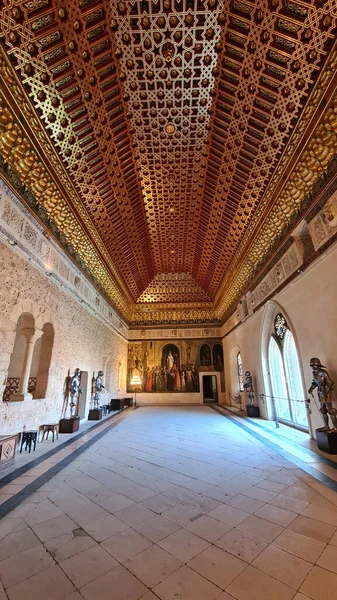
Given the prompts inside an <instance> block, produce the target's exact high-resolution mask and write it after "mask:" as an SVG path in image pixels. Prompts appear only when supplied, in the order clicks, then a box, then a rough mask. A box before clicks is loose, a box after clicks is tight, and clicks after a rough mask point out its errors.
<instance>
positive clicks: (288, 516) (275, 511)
mask: <svg viewBox="0 0 337 600" xmlns="http://www.w3.org/2000/svg"><path fill="white" fill-rule="evenodd" d="M255 515H256V516H257V517H260V518H261V519H266V521H270V522H271V523H276V525H280V526H281V527H287V526H288V525H290V523H291V521H293V520H294V519H295V517H296V514H295V513H293V512H291V511H290V510H284V509H283V508H279V507H277V506H272V505H270V504H265V505H264V506H262V508H260V509H259V510H257V511H256V513H255Z"/></svg>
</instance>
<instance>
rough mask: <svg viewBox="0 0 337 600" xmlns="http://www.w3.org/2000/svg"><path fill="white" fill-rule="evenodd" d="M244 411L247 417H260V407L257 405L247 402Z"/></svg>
mask: <svg viewBox="0 0 337 600" xmlns="http://www.w3.org/2000/svg"><path fill="white" fill-rule="evenodd" d="M246 413H247V417H255V418H258V417H260V409H259V407H258V406H252V405H251V404H247V406H246Z"/></svg>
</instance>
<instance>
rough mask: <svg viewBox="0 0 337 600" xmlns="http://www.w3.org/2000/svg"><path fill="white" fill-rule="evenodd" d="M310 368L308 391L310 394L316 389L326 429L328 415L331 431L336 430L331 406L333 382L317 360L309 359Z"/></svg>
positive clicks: (336, 426) (336, 418)
mask: <svg viewBox="0 0 337 600" xmlns="http://www.w3.org/2000/svg"><path fill="white" fill-rule="evenodd" d="M310 367H311V368H312V384H311V386H310V388H309V390H308V392H309V394H312V393H313V391H314V390H315V389H317V395H318V400H319V404H320V413H321V415H322V419H323V422H324V425H325V427H326V429H330V427H329V415H330V418H331V421H332V425H333V429H337V410H336V408H334V407H333V406H332V401H333V395H332V392H333V387H334V382H333V381H332V379H331V378H330V375H329V373H328V371H327V370H326V368H325V367H324V366H323V365H322V363H321V361H320V360H319V358H311V359H310Z"/></svg>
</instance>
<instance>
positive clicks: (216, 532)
mask: <svg viewBox="0 0 337 600" xmlns="http://www.w3.org/2000/svg"><path fill="white" fill-rule="evenodd" d="M97 431H98V430H97ZM240 433H242V432H240V431H239V430H238V428H237V426H236V425H235V424H234V423H233V422H231V421H229V420H227V419H225V418H223V417H221V416H220V415H218V414H217V413H215V412H214V411H212V410H211V409H209V408H208V407H203V406H200V407H191V406H189V407H144V408H143V407H142V408H141V410H139V411H135V412H132V413H131V416H130V418H127V419H124V420H123V421H121V422H119V423H118V425H117V426H116V427H114V428H113V429H111V430H109V431H107V432H106V433H104V436H102V437H101V438H100V439H99V440H96V441H95V443H94V444H93V445H92V446H91V447H90V448H88V449H87V450H85V452H83V453H82V454H81V455H80V456H79V457H76V460H74V461H71V456H72V454H71V453H72V452H73V450H74V449H75V448H80V445H81V444H82V443H83V441H86V440H87V439H89V437H90V435H88V437H86V436H84V437H83V439H82V440H77V441H76V440H74V441H73V442H72V444H71V445H70V446H69V447H67V448H66V449H63V450H62V452H61V453H57V455H55V456H53V457H52V459H51V460H50V461H47V462H46V463H42V464H41V465H39V467H37V468H41V469H42V471H41V472H46V471H47V470H48V469H49V468H51V467H52V466H54V465H56V464H57V462H58V461H59V459H60V458H62V456H65V457H68V458H69V459H70V462H69V464H67V466H66V467H65V468H64V469H62V471H60V473H59V474H58V475H56V476H55V477H53V478H51V479H50V480H49V481H48V482H47V483H45V484H44V485H43V486H42V488H40V491H38V492H35V493H34V494H32V495H31V496H29V497H28V498H27V500H25V501H24V502H22V503H21V504H20V505H19V506H18V507H17V508H16V509H15V510H14V511H13V512H12V513H10V515H9V516H8V517H5V518H4V519H2V520H1V522H0V574H1V569H3V571H4V573H5V575H4V578H5V579H6V576H7V577H12V578H13V579H12V580H10V579H9V581H8V582H7V583H9V587H7V589H6V592H3V593H8V598H9V600H33V599H34V600H40V598H41V600H42V599H43V600H63V599H64V600H80V599H81V598H82V600H83V598H84V599H85V600H155V599H156V598H157V599H159V600H178V598H181V600H213V599H214V600H215V599H216V600H294V599H296V600H308V599H310V600H323V597H321V596H320V595H319V594H320V593H321V591H320V589H323V588H324V586H325V585H326V590H327V593H326V597H325V596H324V600H331V598H332V597H333V596H332V595H331V594H332V590H334V591H335V592H336V589H337V585H336V580H335V577H337V572H336V567H335V564H336V562H337V561H336V558H337V556H336V551H337V521H336V516H337V494H336V493H335V492H334V491H333V490H332V489H328V488H326V487H325V486H324V485H323V484H322V483H320V482H318V481H317V480H316V479H314V478H313V477H312V476H309V475H308V474H307V473H305V472H304V471H302V470H301V469H300V468H298V466H297V465H295V464H293V463H292V462H291V461H289V460H286V459H285V458H284V457H283V456H282V455H281V454H280V452H276V451H274V450H272V449H271V448H270V447H269V446H265V445H264V444H263V443H262V442H260V441H257V440H256V439H254V438H253V437H251V436H250V435H249V434H248V433H245V434H244V435H243V436H242V435H239V434H240ZM74 442H75V443H74ZM316 466H319V464H318V459H317V465H316ZM37 475H38V473H37ZM31 476H34V473H33V474H30V473H29V472H27V474H26V476H25V477H23V476H21V477H20V479H19V481H17V482H15V481H13V482H11V485H12V484H13V485H20V484H25V483H27V482H28V481H29V478H30V477H31ZM41 490H42V491H41ZM3 497H6V494H3ZM28 500H29V502H28ZM327 543H329V545H328V546H326V544H327ZM42 544H43V545H42ZM210 544H212V545H210ZM268 544H269V546H268ZM39 552H43V555H42V556H43V558H42V560H39V554H38V553H39ZM33 553H35V554H36V556H35V559H33V558H32V554H33ZM25 558H26V560H25V561H24V559H25ZM54 561H56V562H57V563H58V564H57V565H55V563H54ZM316 561H317V564H316V565H314V563H315V562H316ZM183 562H187V563H188V564H187V565H183ZM120 563H123V565H121V564H120ZM38 564H39V566H37V565H38ZM6 567H7V568H6ZM39 568H42V570H41V571H38V569H39ZM34 569H36V571H35V570H34ZM63 569H64V570H63ZM6 573H7V575H6ZM46 574H48V576H47V575H46ZM323 575H324V577H323ZM313 576H314V579H312V577H313ZM21 578H22V580H21ZM308 581H309V584H308ZM74 584H75V585H74ZM75 586H76V587H77V588H79V589H78V590H76V589H75ZM298 587H300V590H299V591H297V589H296V588H298ZM149 588H150V589H149ZM1 593H2V590H1V585H0V600H6V598H2V597H1ZM329 594H330V597H329ZM336 598H337V596H335V597H334V600H336Z"/></svg>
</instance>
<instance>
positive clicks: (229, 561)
mask: <svg viewBox="0 0 337 600" xmlns="http://www.w3.org/2000/svg"><path fill="white" fill-rule="evenodd" d="M187 566H188V567H190V568H191V569H193V570H194V571H196V572H197V573H199V575H202V576H203V577H205V579H208V580H209V581H211V582H212V583H214V585H217V586H218V587H219V588H221V589H222V590H224V589H225V588H226V587H227V586H228V585H229V584H230V583H231V582H232V581H233V580H234V579H235V578H236V577H237V576H238V575H239V573H241V572H242V571H243V570H244V569H245V568H246V567H247V564H246V563H245V562H243V561H242V560H240V559H238V558H236V557H234V556H232V555H231V554H228V553H227V552H225V551H224V550H221V548H216V547H215V546H210V547H209V548H207V549H206V550H204V551H203V552H201V553H200V554H198V556H196V557H195V558H193V559H192V560H191V561H190V562H189V563H188V565H187Z"/></svg>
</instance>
